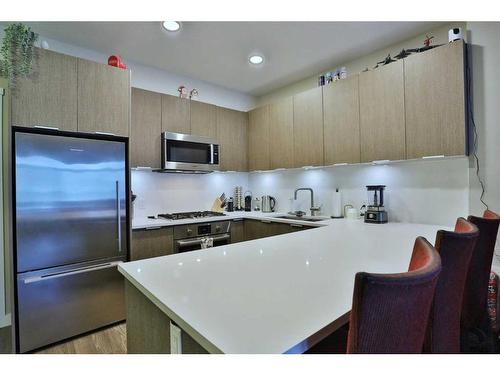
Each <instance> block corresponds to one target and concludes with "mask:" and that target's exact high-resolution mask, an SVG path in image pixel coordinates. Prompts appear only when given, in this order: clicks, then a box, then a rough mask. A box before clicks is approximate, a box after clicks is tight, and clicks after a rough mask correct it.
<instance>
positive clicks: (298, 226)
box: [290, 224, 303, 228]
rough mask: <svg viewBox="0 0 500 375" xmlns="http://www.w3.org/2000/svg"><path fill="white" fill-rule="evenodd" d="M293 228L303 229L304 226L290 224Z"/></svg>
mask: <svg viewBox="0 0 500 375" xmlns="http://www.w3.org/2000/svg"><path fill="white" fill-rule="evenodd" d="M290 226H291V227H296V228H302V227H303V225H301V224H290Z"/></svg>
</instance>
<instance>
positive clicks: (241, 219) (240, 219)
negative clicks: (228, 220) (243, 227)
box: [233, 218, 243, 221]
mask: <svg viewBox="0 0 500 375" xmlns="http://www.w3.org/2000/svg"><path fill="white" fill-rule="evenodd" d="M233 221H243V218H238V219H233Z"/></svg>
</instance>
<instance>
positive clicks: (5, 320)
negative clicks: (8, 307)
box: [0, 314, 11, 328]
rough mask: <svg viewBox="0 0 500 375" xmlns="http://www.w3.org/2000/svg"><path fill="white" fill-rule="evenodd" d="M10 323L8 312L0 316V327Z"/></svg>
mask: <svg viewBox="0 0 500 375" xmlns="http://www.w3.org/2000/svg"><path fill="white" fill-rule="evenodd" d="M10 325H11V321H10V314H7V315H1V316H0V328H3V327H7V326H10Z"/></svg>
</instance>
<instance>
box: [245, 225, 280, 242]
mask: <svg viewBox="0 0 500 375" xmlns="http://www.w3.org/2000/svg"><path fill="white" fill-rule="evenodd" d="M272 224H273V223H271V222H268V221H260V220H245V240H246V241H250V240H256V239H259V238H265V237H269V236H272V235H273V233H272V232H273V229H274V228H273V225H272Z"/></svg>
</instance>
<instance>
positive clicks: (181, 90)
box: [177, 86, 188, 99]
mask: <svg viewBox="0 0 500 375" xmlns="http://www.w3.org/2000/svg"><path fill="white" fill-rule="evenodd" d="M177 91H179V98H182V99H187V98H188V90H187V88H186V86H179V88H178V89H177Z"/></svg>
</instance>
